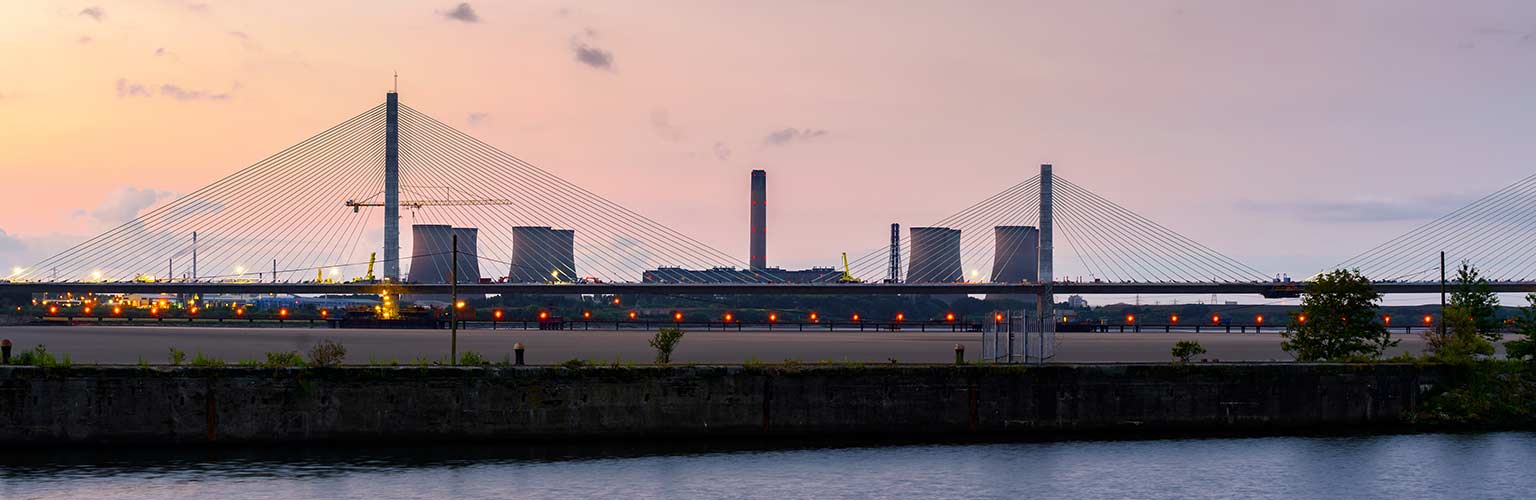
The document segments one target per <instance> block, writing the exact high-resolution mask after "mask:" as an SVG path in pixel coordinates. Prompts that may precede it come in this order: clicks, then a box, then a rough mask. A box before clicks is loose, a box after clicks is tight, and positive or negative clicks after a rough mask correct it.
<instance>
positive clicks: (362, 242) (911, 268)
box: [0, 93, 1536, 307]
mask: <svg viewBox="0 0 1536 500" xmlns="http://www.w3.org/2000/svg"><path fill="white" fill-rule="evenodd" d="M754 175H756V174H754ZM1533 202H1536V176H1532V177H1528V178H1526V179H1522V180H1521V181H1519V182H1517V183H1515V184H1513V185H1511V186H1509V187H1507V188H1505V189H1503V190H1500V191H1499V192H1496V193H1494V194H1491V195H1489V196H1488V197H1486V198H1483V199H1481V200H1478V201H1477V202H1474V203H1473V204H1471V205H1469V206H1467V207H1465V208H1463V209H1461V210H1458V211H1456V212H1453V213H1452V214H1449V215H1447V216H1445V217H1442V218H1441V219H1437V220H1435V221H1433V222H1430V223H1428V224H1426V225H1425V226H1423V227H1421V228H1419V229H1417V230H1415V231H1412V232H1410V233H1408V234H1405V235H1403V236H1401V237H1399V238H1397V239H1394V240H1392V241H1389V242H1387V243H1384V244H1383V245H1381V246H1379V247H1376V248H1374V249H1371V250H1369V251H1366V252H1364V253H1361V254H1360V255H1358V256H1356V257H1354V258H1352V259H1350V260H1348V261H1346V262H1344V263H1341V265H1340V267H1349V268H1358V269H1360V270H1361V271H1362V272H1364V273H1365V274H1366V275H1367V276H1370V277H1372V278H1373V279H1376V280H1378V281H1379V282H1378V287H1379V289H1380V290H1381V291H1383V292H1388V293H1426V292H1435V291H1438V290H1439V282H1438V280H1439V271H1440V270H1439V267H1438V255H1439V252H1441V251H1444V252H1446V254H1447V257H1448V259H1449V260H1450V262H1451V263H1452V265H1454V264H1455V263H1457V262H1460V261H1461V260H1468V261H1471V262H1473V263H1474V264H1477V265H1478V266H1479V267H1480V268H1482V269H1484V271H1485V274H1487V275H1489V276H1492V277H1493V278H1494V283H1493V284H1492V286H1493V288H1494V290H1495V291H1499V292H1526V291H1536V252H1531V251H1529V250H1527V249H1528V248H1529V246H1530V244H1531V243H1532V242H1536V231H1533V230H1531V228H1528V227H1526V224H1525V220H1524V219H1525V218H1524V217H1523V216H1521V215H1519V214H1524V213H1526V212H1527V211H1528V210H1529V209H1530V208H1531V207H1532V206H1533V205H1532V203H1533ZM754 203H757V201H756V199H755V198H754ZM402 210H403V212H402ZM402 224H409V225H410V227H411V231H410V232H409V235H410V241H404V240H402V236H404V235H405V234H406V233H403V232H402V231H401V227H400V226H401V225H402ZM754 224H755V223H754ZM906 229H907V230H908V231H907V232H906V233H905V234H903V232H902V231H901V228H899V227H895V226H894V225H893V227H892V237H891V242H890V245H888V246H886V247H883V248H879V249H876V250H873V251H870V252H868V253H865V254H861V255H854V256H852V258H851V259H849V260H848V262H847V265H846V268H843V269H840V268H835V267H829V268H818V269H813V270H809V271H806V272H800V271H797V272H787V271H784V270H779V269H774V268H765V267H763V266H761V265H759V266H753V265H751V264H749V263H748V262H747V261H746V260H744V259H741V258H740V257H738V256H732V255H729V254H727V253H726V252H722V251H720V250H717V249H715V248H713V247H711V246H709V245H707V244H704V243H702V242H700V241H698V240H695V239H693V238H690V237H689V236H687V235H685V234H682V233H681V232H679V231H677V230H674V229H672V228H670V227H668V226H666V225H664V224H661V223H659V222H657V221H655V220H652V219H650V218H647V217H645V216H643V215H641V214H639V213H636V212H634V211H632V210H629V209H627V208H625V207H623V206H621V205H619V204H618V203H615V202H613V201H611V200H608V199H607V198H604V197H602V196H600V195H598V194H596V193H592V192H590V191H587V190H585V189H582V188H581V187H579V186H576V185H574V184H572V183H570V182H568V181H566V180H564V179H562V178H560V177H558V176H556V175H554V174H553V173H551V172H549V171H546V170H544V169H541V168H539V167H537V166H534V165H532V164H530V163H528V162H526V161H523V160H521V159H519V158H517V157H516V156H514V155H511V154H508V153H506V152H504V151H501V150H499V149H497V148H495V147H493V146H491V145H488V144H486V143H484V142H481V141H479V140H477V139H475V138H473V137H471V136H469V135H467V134H465V133H463V132H460V131H458V130H456V129H454V128H452V127H450V126H448V125H446V124H444V123H442V122H440V121H438V120H435V119H433V118H432V117H430V116H428V115H427V114H425V113H422V112H420V111H418V110H416V109H413V108H411V107H409V106H406V105H404V104H402V103H401V102H400V101H399V99H398V95H397V94H394V93H390V94H388V97H387V99H386V101H385V103H383V104H380V105H378V106H375V107H373V108H371V109H368V110H366V111H364V112H362V113H360V114H358V115H356V116H354V117H352V118H349V119H347V120H345V121H343V122H341V123H339V124H337V125H336V126H335V127H332V128H330V129H328V130H326V131H323V132H321V133H319V134H316V135H314V136H312V137H310V138H308V139H306V140H304V141H302V142H300V143H298V144H295V145H293V146H291V147H288V148H286V149H284V150H282V151H280V152H278V153H277V154H274V155H272V156H271V157H268V158H266V159H264V160H262V161H260V162H257V163H256V164H254V165H251V166H249V167H246V168H244V169H241V170H239V171H237V172H235V173H233V174H231V175H229V176H227V177H224V178H222V179H219V180H217V181H215V182H213V183H212V184H209V185H207V186H204V187H202V188H200V189H197V190H195V191H193V192H191V193H189V194H187V195H184V196H182V197H180V198H178V199H176V200H173V201H171V202H169V203H166V204H165V205H163V206H160V207H157V208H155V209H153V210H151V211H150V212H148V213H145V214H144V215H142V216H139V217H137V218H135V219H134V220H132V221H129V222H127V223H125V224H123V225H121V226H118V227H116V228H114V229H111V230H109V231H107V232H104V233H102V234H100V235H97V236H95V237H93V238H91V239H89V240H86V241H84V242H82V243H80V244H78V245H76V246H74V247H72V248H69V249H68V250H65V251H63V252H61V253H59V254H57V255H54V256H52V257H49V258H47V259H45V260H43V261H41V262H38V263H36V264H34V265H31V266H28V267H25V268H17V269H14V270H13V272H12V273H11V275H10V276H9V277H8V278H7V279H5V280H4V282H3V283H0V291H13V292H34V293H35V292H60V293H62V292H74V293H124V292H128V293H137V292H142V293H447V292H448V291H449V290H450V289H453V288H457V289H458V290H459V291H461V292H464V293H561V294H576V293H580V294H599V293H676V294H686V293H710V294H766V293H813V294H898V293H910V294H983V293H984V294H1002V295H1009V294H1014V295H1020V296H1047V297H1048V296H1050V295H1051V294H1055V293H1073V294H1095V293H1098V294H1163V293H1167V294H1181V293H1200V294H1205V293H1221V294H1261V295H1265V296H1270V297H1285V296H1295V295H1296V294H1297V293H1299V292H1300V290H1301V289H1302V288H1303V287H1304V286H1305V284H1304V283H1290V282H1288V281H1286V282H1282V281H1278V280H1275V279H1274V278H1273V276H1274V275H1273V274H1271V273H1267V272H1263V271H1259V270H1257V269H1255V268H1253V267H1251V266H1248V265H1246V264H1243V263H1241V262H1239V261H1237V260H1236V259H1233V258H1230V257H1228V256H1226V255H1223V254H1221V253H1220V252H1218V251H1216V250H1213V249H1212V248H1210V247H1208V246H1206V245H1203V244H1201V243H1199V242H1196V241H1194V240H1193V239H1191V238H1188V237H1185V236H1183V235H1181V234H1179V233H1178V232H1176V231H1174V230H1173V229H1170V228H1168V227H1165V226H1163V225H1161V224H1158V223H1156V222H1154V221H1152V220H1150V219H1147V218H1146V217H1143V216H1141V215H1139V214H1137V213H1135V212H1134V211H1132V210H1130V209H1127V208H1125V207H1123V206H1121V205H1119V204H1117V203H1114V202H1112V201H1110V200H1108V199H1105V198H1104V197H1101V196H1099V195H1097V194H1095V193H1093V192H1092V191H1091V190H1089V189H1088V188H1086V187H1084V186H1081V185H1078V184H1075V183H1073V182H1071V181H1070V180H1068V179H1066V178H1063V177H1061V176H1057V175H1055V174H1054V173H1053V172H1052V169H1051V167H1050V166H1049V165H1045V166H1042V168H1041V174H1040V175H1039V176H1035V177H1032V178H1030V179H1026V180H1024V181H1022V182H1020V183H1018V184H1015V185H1013V186H1010V187H1008V188H1007V189H1004V190H1002V191H1001V192H998V193H996V194H994V195H992V196H989V197H987V198H985V199H983V200H981V201H979V202H977V203H976V204H974V205H972V206H970V207H967V208H965V209H963V210H961V211H959V212H956V213H955V214H953V215H951V216H949V217H945V218H943V219H940V220H938V221H935V222H934V223H932V224H929V225H927V226H923V227H909V228H906ZM752 231H753V232H754V233H760V232H761V231H763V228H759V227H755V226H754V227H753V228H752ZM754 236H756V234H754ZM455 242H457V244H455ZM754 248H757V245H754ZM754 251H755V250H754ZM1058 257H1060V258H1058ZM1058 264H1060V265H1061V266H1060V267H1058ZM376 266H377V268H376ZM448 269H456V271H454V272H452V274H453V275H455V276H458V277H459V280H458V281H459V283H458V284H456V285H450V284H449V283H447V281H449V280H448V279H446V276H448V275H449V271H447V270H448ZM1059 276H1086V277H1087V278H1080V279H1076V280H1071V279H1062V278H1059ZM1047 307H1048V306H1047Z"/></svg>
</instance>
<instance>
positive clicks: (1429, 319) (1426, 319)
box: [1424, 314, 1435, 325]
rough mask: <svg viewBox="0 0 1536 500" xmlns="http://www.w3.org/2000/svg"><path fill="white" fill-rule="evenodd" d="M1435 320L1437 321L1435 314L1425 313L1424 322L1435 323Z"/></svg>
mask: <svg viewBox="0 0 1536 500" xmlns="http://www.w3.org/2000/svg"><path fill="white" fill-rule="evenodd" d="M1434 321H1435V318H1434V317H1433V316H1430V315H1428V314H1425V315H1424V324H1426V325H1427V324H1430V323H1433V322H1434Z"/></svg>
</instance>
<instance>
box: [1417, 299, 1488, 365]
mask: <svg viewBox="0 0 1536 500" xmlns="http://www.w3.org/2000/svg"><path fill="white" fill-rule="evenodd" d="M1444 321H1445V330H1444V331H1441V330H1435V329H1430V330H1428V331H1426V332H1424V350H1425V351H1428V352H1429V353H1430V354H1431V355H1432V356H1433V357H1434V358H1435V359H1438V360H1440V361H1450V362H1458V361H1470V360H1472V359H1473V356H1475V355H1478V354H1481V355H1484V356H1491V355H1493V343H1492V342H1489V341H1488V339H1485V338H1483V336H1482V335H1480V334H1479V333H1478V329H1477V321H1475V320H1474V319H1473V318H1472V315H1471V314H1469V313H1467V312H1466V311H1464V310H1462V308H1461V306H1446V309H1445V320H1444Z"/></svg>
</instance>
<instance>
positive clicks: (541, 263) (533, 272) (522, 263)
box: [507, 226, 578, 283]
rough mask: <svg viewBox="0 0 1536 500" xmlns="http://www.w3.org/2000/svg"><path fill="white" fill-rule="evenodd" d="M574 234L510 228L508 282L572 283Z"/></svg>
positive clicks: (547, 229) (566, 230)
mask: <svg viewBox="0 0 1536 500" xmlns="http://www.w3.org/2000/svg"><path fill="white" fill-rule="evenodd" d="M577 278H578V276H577V274H576V231H575V230H572V229H554V228H551V227H549V226H517V227H513V228H512V263H511V266H510V269H509V270H508V271H507V281H508V282H510V283H551V282H554V283H559V282H571V281H576V279H577Z"/></svg>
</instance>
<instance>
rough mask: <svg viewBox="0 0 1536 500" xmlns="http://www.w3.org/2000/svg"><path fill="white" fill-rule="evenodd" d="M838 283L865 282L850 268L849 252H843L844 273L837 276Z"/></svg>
mask: <svg viewBox="0 0 1536 500" xmlns="http://www.w3.org/2000/svg"><path fill="white" fill-rule="evenodd" d="M837 282H838V283H863V282H864V280H861V279H858V278H855V277H853V274H852V273H850V272H849V269H848V252H843V275H842V276H838V277H837Z"/></svg>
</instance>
